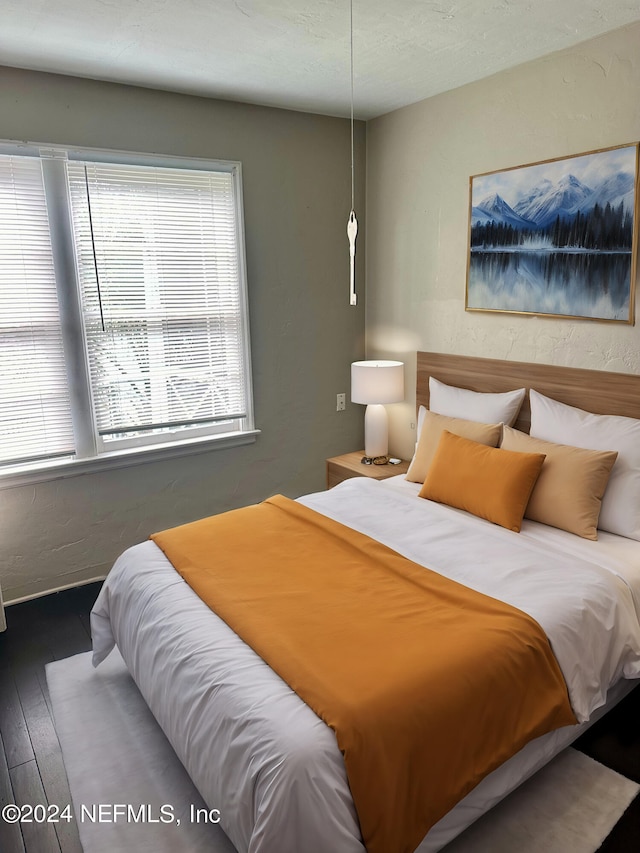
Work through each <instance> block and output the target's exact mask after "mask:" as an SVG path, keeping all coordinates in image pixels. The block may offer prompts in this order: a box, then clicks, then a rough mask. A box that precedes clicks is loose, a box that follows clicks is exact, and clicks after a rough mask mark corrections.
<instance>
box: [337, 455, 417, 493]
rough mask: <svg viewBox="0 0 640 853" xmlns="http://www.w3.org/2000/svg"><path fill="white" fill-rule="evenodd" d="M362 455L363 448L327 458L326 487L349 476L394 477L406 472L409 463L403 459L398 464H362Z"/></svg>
mask: <svg viewBox="0 0 640 853" xmlns="http://www.w3.org/2000/svg"><path fill="white" fill-rule="evenodd" d="M363 456H364V450H358V451H356V452H355V453H344V454H343V455H342V456H333V457H331V459H327V488H328V489H331V488H332V487H333V486H337V485H338V483H341V482H342V481H343V480H348V479H349V478H350V477H371V479H372V480H386V479H387V477H395V476H396V475H397V474H406V473H407V471H408V470H409V463H408V462H405V461H404V460H403V461H402V462H400V464H399V465H390V464H389V463H387V464H386V465H363V464H362V462H361V461H360V460H361V459H362V457H363Z"/></svg>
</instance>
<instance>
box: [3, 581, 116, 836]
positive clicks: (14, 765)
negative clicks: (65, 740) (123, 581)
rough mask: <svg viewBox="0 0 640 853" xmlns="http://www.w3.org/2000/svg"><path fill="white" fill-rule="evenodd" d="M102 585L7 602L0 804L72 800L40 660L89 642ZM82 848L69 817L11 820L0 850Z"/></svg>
mask: <svg viewBox="0 0 640 853" xmlns="http://www.w3.org/2000/svg"><path fill="white" fill-rule="evenodd" d="M99 589H100V584H89V585H87V586H83V587H78V588H76V589H71V590H66V591H65V592H59V593H55V594H54V595H48V596H46V597H44V598H38V599H35V600H34V601H28V602H25V603H23V604H16V605H14V606H12V607H7V608H6V611H5V612H6V617H7V630H6V631H5V632H4V633H0V808H1V807H2V806H4V805H5V804H6V803H16V804H18V805H23V804H31V805H36V804H43V805H46V804H51V803H55V804H57V805H59V806H61V807H62V806H64V805H65V804H67V803H70V802H71V795H70V793H69V786H68V784H67V777H66V773H65V770H64V764H63V762H62V754H61V752H60V745H59V744H58V738H57V736H56V732H55V729H54V727H53V719H52V716H51V702H50V700H49V692H48V690H47V681H46V677H45V670H44V668H45V664H47V663H49V661H52V660H59V659H61V658H66V657H69V656H70V655H75V654H78V653H80V652H86V651H89V649H90V648H91V635H90V629H89V612H90V610H91V607H92V606H93V602H94V601H95V598H96V596H97V594H98V592H99ZM23 851H24V853H82V846H81V844H80V839H79V837H78V830H77V828H76V823H75V820H73V821H71V822H66V821H61V822H59V823H56V824H53V823H48V824H47V823H35V822H34V823H23V824H21V825H20V826H19V825H18V824H9V823H6V822H5V821H3V820H2V819H1V818H0V853H23Z"/></svg>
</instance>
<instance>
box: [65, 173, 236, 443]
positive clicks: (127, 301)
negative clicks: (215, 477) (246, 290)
mask: <svg viewBox="0 0 640 853" xmlns="http://www.w3.org/2000/svg"><path fill="white" fill-rule="evenodd" d="M68 175H69V189H70V197H71V210H72V218H73V229H74V236H75V244H76V258H77V266H78V274H79V283H80V290H81V295H82V305H83V312H84V325H85V335H86V344H87V351H88V359H89V371H90V377H91V386H92V395H93V405H94V412H95V418H96V422H97V428H98V432H99V435H100V436H101V437H102V439H103V440H107V441H109V440H114V439H119V438H124V437H127V436H132V435H133V436H136V435H141V434H147V435H148V434H149V433H151V432H161V431H163V430H168V429H170V430H175V429H179V428H182V427H188V426H194V425H198V424H214V423H217V422H219V423H222V424H229V422H232V421H237V420H238V419H241V418H244V417H246V414H247V405H248V402H247V387H246V382H245V366H246V365H245V338H244V336H245V326H244V314H243V311H244V308H243V291H242V283H241V278H240V270H239V251H238V233H237V209H236V198H235V196H234V182H233V176H232V174H231V173H230V172H201V171H196V170H187V169H168V168H160V167H154V166H132V165H120V164H110V163H107V164H103V163H81V162H70V163H69V164H68ZM221 428H225V429H226V428H228V426H227V427H221Z"/></svg>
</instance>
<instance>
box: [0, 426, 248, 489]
mask: <svg viewBox="0 0 640 853" xmlns="http://www.w3.org/2000/svg"><path fill="white" fill-rule="evenodd" d="M259 435H260V430H259V429H251V430H245V431H244V432H233V433H219V434H218V435H210V436H206V437H199V438H191V439H186V440H184V441H174V442H171V443H167V444H156V445H153V446H151V447H131V448H128V449H127V450H115V451H111V452H109V453H102V454H100V456H94V457H92V458H91V459H64V460H59V459H58V460H53V461H51V462H39V463H36V464H34V465H33V466H30V467H26V466H21V467H20V468H17V467H16V468H7V469H6V470H5V471H4V472H2V473H0V489H11V488H15V487H16V486H29V485H32V484H34V483H44V482H46V481H47V480H62V479H66V478H68V477H77V476H79V475H80V474H93V473H95V472H97V471H109V470H113V469H115V468H129V467H131V466H133V465H144V464H146V463H147V462H159V461H162V460H166V459H175V458H178V457H180V456H192V455H193V454H196V453H208V452H209V451H210V450H226V449H227V448H229V447H239V446H240V445H243V444H253V443H254V442H255V440H256V438H257V437H258V436H259Z"/></svg>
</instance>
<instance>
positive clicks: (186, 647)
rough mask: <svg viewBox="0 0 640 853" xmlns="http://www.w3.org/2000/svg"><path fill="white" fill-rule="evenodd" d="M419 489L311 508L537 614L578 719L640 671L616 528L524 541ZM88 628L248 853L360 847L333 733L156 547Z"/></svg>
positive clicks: (372, 485)
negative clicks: (125, 672)
mask: <svg viewBox="0 0 640 853" xmlns="http://www.w3.org/2000/svg"><path fill="white" fill-rule="evenodd" d="M418 488H419V487H418ZM416 494H417V488H415V487H414V486H413V484H409V483H406V481H404V479H403V478H394V479H392V480H388V481H386V482H384V483H378V482H375V481H372V480H368V479H364V478H362V479H361V478H355V479H352V480H347V481H346V482H344V483H342V484H340V485H339V486H337V487H335V488H334V489H332V490H330V491H327V492H321V493H318V494H315V495H309V496H307V497H305V498H301V499H300V500H301V502H302V503H304V504H306V505H307V506H309V507H311V508H312V509H315V510H317V511H319V512H322V513H324V514H326V515H329V516H331V517H334V518H336V519H337V520H338V521H341V522H342V523H345V524H348V525H349V526H351V527H354V528H356V529H358V530H360V531H362V532H364V533H367V534H369V535H372V536H375V538H377V539H379V540H380V541H383V542H385V543H386V544H388V545H389V546H390V547H392V548H394V549H395V550H397V551H399V552H400V553H402V554H404V555H405V556H407V557H408V558H410V559H412V560H414V561H415V562H418V563H422V564H423V565H427V566H429V567H430V568H431V569H434V570H436V571H439V572H441V573H442V574H446V575H447V576H449V577H451V578H453V579H454V580H457V581H459V582H461V583H465V584H466V585H468V586H471V587H473V588H475V589H478V590H479V591H481V592H484V593H486V594H488V595H492V596H494V597H496V598H501V599H502V600H504V601H507V602H509V603H511V604H513V605H515V606H516V607H519V608H520V609H522V610H524V611H526V612H527V613H529V614H530V615H531V616H533V618H535V619H536V620H537V621H538V622H539V623H540V624H541V625H542V627H543V628H544V630H545V631H546V633H547V636H549V638H550V641H551V645H552V647H553V649H554V652H555V654H556V657H557V658H558V662H559V664H560V666H561V668H562V670H563V673H564V675H565V679H566V681H567V685H568V688H569V694H570V698H571V702H572V706H573V709H574V712H575V713H576V716H577V717H578V719H579V720H586V719H588V718H589V717H590V716H591V715H592V714H593V712H594V711H595V709H597V708H599V707H601V706H602V705H603V703H604V701H605V698H606V695H607V690H608V689H609V687H610V686H611V685H614V684H616V682H618V680H619V679H620V678H621V677H625V678H627V679H633V678H637V677H638V676H639V675H640V623H639V621H638V615H637V611H636V604H637V603H638V602H640V543H638V542H633V543H632V545H633V546H634V547H630V546H628V545H627V544H626V543H629V542H630V540H620V538H619V537H615V536H605V535H604V534H603V535H602V536H601V539H600V540H599V541H598V542H596V543H593V542H589V543H586V542H585V541H584V540H579V539H578V537H575V536H572V535H570V534H564V533H562V531H555V530H552V529H551V528H547V527H544V526H543V525H537V524H535V523H532V522H529V523H525V525H524V527H523V532H522V533H521V534H515V533H513V532H511V531H507V530H504V529H502V528H499V527H496V526H495V525H492V524H489V523H488V522H485V521H483V520H480V519H477V518H474V517H472V516H469V515H468V514H467V513H463V512H459V511H456V510H451V509H449V508H447V507H443V506H440V505H438V504H434V503H432V502H430V501H425V500H422V499H420V498H418V497H417V496H416ZM608 540H611V541H608ZM593 546H596V547H593ZM634 602H635V603H634ZM92 632H93V642H94V664H96V665H98V664H99V663H100V661H101V660H103V659H104V658H105V657H106V655H107V654H108V653H109V651H110V650H111V649H112V648H113V645H114V643H117V645H118V647H119V649H120V652H121V653H122V656H123V657H124V659H125V661H126V663H127V666H128V667H129V670H130V672H131V674H132V675H133V677H134V679H135V681H136V682H137V684H138V686H139V688H140V690H141V692H142V694H143V696H144V697H145V699H146V701H147V704H148V705H149V707H150V708H151V710H152V711H153V713H154V715H155V716H156V718H157V720H158V722H159V723H160V725H161V727H162V728H163V729H164V731H165V733H166V734H167V736H168V738H169V740H170V741H171V743H172V745H173V747H174V749H175V751H176V753H177V754H178V756H179V757H180V759H181V761H182V762H183V764H184V765H185V767H186V768H187V770H188V772H189V775H190V776H191V778H192V779H193V781H194V783H195V784H196V786H197V787H198V789H199V791H200V793H201V794H202V796H203V798H204V799H205V801H206V802H208V803H209V805H210V806H211V807H212V808H219V809H220V810H221V813H222V825H223V828H224V829H225V831H226V833H227V834H228V835H229V837H230V839H231V840H232V842H233V843H234V845H235V846H236V847H237V849H238V850H239V851H245V850H246V851H252V853H254V852H255V853H258V851H260V853H276V851H277V853H288V851H291V853H294V851H296V852H297V851H301V850H304V851H308V853H315V851H317V853H335V851H340V853H342V851H344V853H351V851H354V853H355V851H359V853H362V851H363V850H364V848H363V846H362V842H361V841H360V837H359V831H358V824H357V819H356V816H355V812H354V808H353V803H352V801H351V797H350V794H349V788H348V784H347V780H346V775H345V771H344V765H343V762H342V758H341V755H340V752H339V750H338V748H337V745H336V741H335V737H334V735H333V732H332V731H331V730H330V729H329V728H327V727H326V726H325V725H324V723H323V722H322V721H321V720H320V719H319V718H318V717H316V715H315V714H314V713H313V712H312V711H311V710H310V709H309V708H308V707H307V706H306V705H304V703H303V702H302V701H301V700H300V699H299V698H298V697H297V696H296V694H295V693H293V692H292V691H291V690H290V689H289V688H288V687H287V685H286V684H284V682H282V680H281V679H280V678H279V677H278V676H277V675H276V674H275V673H273V672H272V671H271V670H270V669H269V667H268V666H267V665H266V664H265V663H264V662H263V661H262V660H261V659H260V658H259V657H258V656H257V655H256V654H255V653H254V652H253V651H252V650H251V649H250V648H248V647H247V646H246V645H245V644H244V643H243V642H242V641H241V640H240V639H239V638H238V637H237V636H236V635H235V634H234V633H233V632H232V631H231V630H230V629H229V628H228V627H227V626H226V625H225V623H224V622H222V621H221V620H220V619H219V618H218V617H217V616H216V615H215V614H214V613H212V612H211V611H210V610H209V609H208V608H207V607H206V606H205V605H204V604H203V603H202V602H201V601H200V599H199V598H198V597H197V596H196V595H195V593H193V592H192V590H191V589H190V588H189V587H188V586H187V585H186V584H185V583H184V581H183V580H182V578H180V576H179V575H178V574H177V572H175V570H174V569H173V568H172V566H171V565H170V564H169V563H168V561H167V560H166V558H165V557H164V555H163V554H162V552H161V551H160V550H159V549H158V548H157V547H156V546H155V544H153V543H152V542H145V543H143V544H141V545H137V546H135V547H134V548H131V549H129V550H128V551H126V552H125V553H124V554H123V555H122V556H121V557H120V558H119V559H118V561H117V562H116V564H115V566H114V568H113V569H112V571H111V573H110V574H109V576H108V578H107V580H106V581H105V584H104V587H103V590H102V592H101V594H100V596H99V598H98V601H97V602H96V605H95V608H94V611H93V614H92ZM576 728H577V727H569V728H568V729H562V730H559V731H558V732H555V733H551V734H550V735H547V736H545V737H544V738H538V739H537V741H534V742H532V743H531V744H529V745H527V747H525V748H524V749H523V750H521V751H520V753H519V754H518V756H515V757H514V758H513V759H511V760H510V761H509V762H507V764H506V765H504V766H503V767H502V768H499V769H498V770H497V771H495V772H494V773H492V774H491V775H490V776H489V777H487V779H485V780H484V782H482V783H481V784H480V785H479V786H478V787H477V788H476V789H475V791H472V792H471V794H470V795H468V797H466V798H465V800H464V801H463V803H462V804H461V805H460V806H458V807H456V809H454V811H453V812H452V813H450V815H447V816H445V818H443V820H442V821H440V823H439V824H438V825H436V827H434V828H433V829H432V830H431V832H430V833H429V834H428V836H427V838H426V839H425V841H424V842H423V843H422V845H420V847H419V850H420V853H427V851H435V850H438V849H440V847H441V846H442V845H443V844H444V843H446V842H447V841H448V840H450V838H452V837H453V836H454V835H455V834H456V833H457V832H460V831H461V830H462V829H463V828H464V827H465V826H466V825H468V823H470V822H471V821H472V820H473V819H475V817H477V816H478V815H479V813H480V812H481V810H482V809H484V808H486V807H487V804H493V802H496V801H497V800H498V799H499V798H500V797H501V796H503V795H504V793H505V792H507V791H508V790H511V789H512V788H513V787H515V785H516V784H518V783H519V782H520V781H521V780H522V777H523V776H524V777H526V775H530V773H532V772H534V771H535V769H537V768H538V766H540V765H541V763H544V761H545V760H548V758H549V757H551V755H553V754H554V752H555V751H557V749H558V748H559V747H560V746H562V745H564V744H566V743H568V742H570V740H572V739H573V737H574V736H575V730H576Z"/></svg>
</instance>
